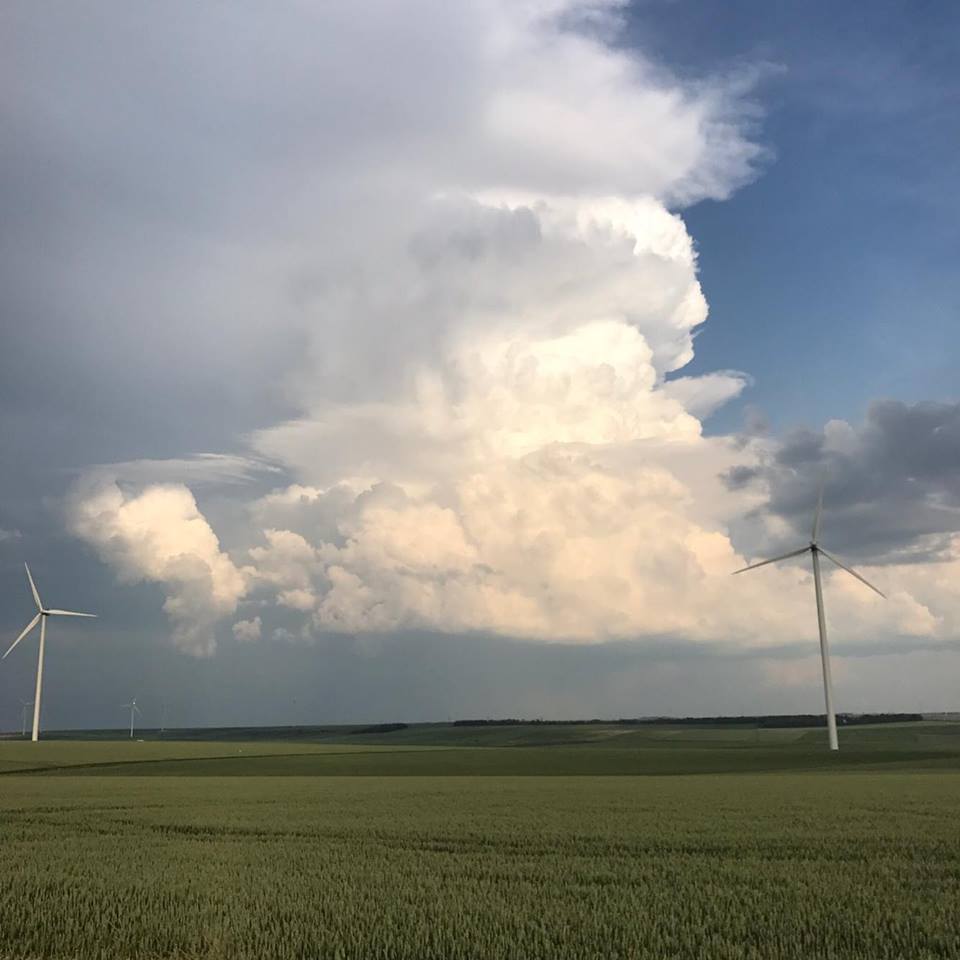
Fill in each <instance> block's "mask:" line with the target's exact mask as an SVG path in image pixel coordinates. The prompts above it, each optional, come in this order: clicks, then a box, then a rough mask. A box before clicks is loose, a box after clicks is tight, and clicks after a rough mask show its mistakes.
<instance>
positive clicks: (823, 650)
mask: <svg viewBox="0 0 960 960" xmlns="http://www.w3.org/2000/svg"><path fill="white" fill-rule="evenodd" d="M822 513H823V487H822V486H821V488H820V497H819V499H818V500H817V510H816V513H814V515H813V530H812V532H811V534H810V543H809V544H807V546H805V547H801V548H800V549H799V550H791V551H790V553H784V554H782V555H781V556H779V557H771V558H770V559H769V560H761V561H760V562H759V563H751V564H750V565H749V566H747V567H744V568H743V569H742V570H734V574H737V573H745V572H746V571H747V570H756V568H757V567H765V566H766V565H767V564H768V563H779V562H780V561H781V560H788V559H790V558H791V557H799V556H802V555H803V554H805V553H807V552H808V551H809V553H810V556H811V558H812V560H813V589H814V592H815V593H816V595H817V625H818V626H819V628H820V661H821V664H822V666H823V695H824V699H825V700H826V705H827V731H828V734H829V737H830V749H831V750H839V749H840V745H839V743H838V742H837V717H836V714H835V713H834V712H833V678H832V677H831V675H830V647H829V644H828V643H827V621H826V617H825V616H824V612H823V588H822V587H821V585H820V554H821V553H822V554H823V555H824V556H825V557H826V558H827V559H828V560H829V561H830V562H831V563H834V564H836V565H837V566H838V567H839V568H840V569H841V570H845V571H846V572H847V573H849V574H850V575H851V576H853V577H856V578H857V579H858V580H859V581H860V582H861V583H863V584H866V586H868V587H869V588H870V589H871V590H873V592H874V593H879V594H880V596H881V597H883V598H884V600H886V596H885V595H884V594H883V593H881V592H880V591H879V590H878V589H877V588H876V587H875V586H874V585H873V584H872V583H870V582H869V581H868V580H865V579H864V578H863V577H861V576H860V574H859V573H857V571H856V570H853V569H852V568H850V567H848V566H846V565H845V564H843V563H841V562H840V561H839V560H838V559H837V558H836V557H835V556H833V554H831V553H827V551H826V550H824V549H823V547H821V546H820V543H819V537H820V515H821V514H822Z"/></svg>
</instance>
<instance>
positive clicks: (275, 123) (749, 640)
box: [0, 0, 960, 728]
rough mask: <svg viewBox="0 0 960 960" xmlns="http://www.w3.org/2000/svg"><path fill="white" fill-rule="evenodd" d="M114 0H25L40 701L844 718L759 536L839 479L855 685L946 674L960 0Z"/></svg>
mask: <svg viewBox="0 0 960 960" xmlns="http://www.w3.org/2000/svg"><path fill="white" fill-rule="evenodd" d="M90 9H92V10H94V11H95V15H94V16H88V15H87V14H86V13H85V12H79V10H78V8H76V7H75V6H74V5H72V4H69V3H62V4H57V3H53V4H49V5H37V4H34V3H32V2H30V0H14V2H13V3H10V4H7V5H6V6H5V7H4V9H3V10H2V11H0V56H2V57H3V59H4V63H5V64H8V65H9V66H8V68H7V69H8V72H9V74H10V76H11V77H12V82H10V83H7V84H5V85H4V88H3V90H2V91H0V120H2V121H3V122H4V124H5V128H6V129H8V130H9V131H10V137H9V142H10V144H11V145H12V146H11V149H10V150H8V151H6V152H5V153H4V154H3V155H0V215H2V216H3V220H4V224H5V229H4V231H3V232H2V234H0V336H2V341H3V349H2V351H0V433H2V438H3V443H4V454H5V459H4V463H5V470H4V471H3V472H2V474H0V629H2V630H3V631H4V632H5V634H7V635H10V637H11V639H12V638H13V636H15V635H16V632H17V631H18V630H19V629H20V627H21V625H22V624H23V623H25V622H26V620H27V619H29V616H30V598H29V594H28V593H27V591H26V587H25V580H24V577H23V572H22V562H23V561H24V560H29V562H30V563H31V566H32V567H33V569H34V571H35V573H36V575H37V579H38V582H39V583H40V585H41V590H42V591H43V592H44V595H45V596H49V597H50V598H51V599H50V602H51V603H57V604H61V605H63V606H66V607H70V608H79V609H87V608H92V609H94V610H96V611H97V612H98V613H101V614H102V618H101V620H99V621H97V623H96V624H95V625H93V626H91V625H89V624H73V623H70V624H60V623H58V624H56V625H55V626H56V635H55V639H54V640H53V641H51V651H52V652H51V656H50V660H49V663H48V670H47V678H48V680H47V682H48V685H49V703H48V707H46V708H45V709H49V711H50V713H49V715H48V718H47V719H48V721H49V723H50V724H51V725H54V726H69V725H82V724H84V723H91V724H99V725H102V724H107V723H110V722H112V720H113V717H114V714H115V713H116V708H115V707H114V706H113V704H114V703H116V704H120V703H123V702H127V701H129V699H130V697H131V696H137V698H138V703H140V704H141V705H142V706H143V709H144V711H145V713H146V715H147V718H148V722H149V718H151V717H152V718H153V719H156V718H157V717H158V710H159V704H160V702H161V700H166V701H167V702H168V704H173V705H176V711H175V712H176V713H177V714H178V716H179V721H180V722H182V723H200V722H204V723H220V722H231V723H241V722H245V721H249V722H262V723H273V722H285V721H287V720H289V719H295V720H296V721H297V722H309V721H310V720H314V721H316V722H331V721H335V720H336V721H341V722H347V721H381V720H392V719H443V718H445V717H446V716H448V715H450V714H451V712H453V713H455V712H456V711H457V710H461V711H465V712H467V713H471V714H474V715H487V714H490V715H495V714H510V715H528V716H583V715H591V716H625V715H631V714H643V713H663V712H680V713H685V714H695V713H698V712H699V713H709V714H714V713H722V712H723V713H753V712H756V713H768V712H777V711H780V710H784V711H786V710H791V711H799V712H808V711H812V710H815V709H819V704H820V703H821V702H822V701H821V699H820V698H821V693H820V687H819V664H818V661H817V657H816V646H815V637H814V634H815V621H814V618H813V615H812V608H811V587H810V581H809V576H808V574H806V573H804V571H803V569H802V568H800V567H789V568H786V569H784V570H780V571H778V572H770V568H768V571H767V572H766V573H764V574H762V575H760V574H758V575H757V576H756V577H755V578H754V579H752V580H748V579H747V578H737V579H736V580H735V581H731V580H730V579H729V577H728V574H729V572H730V571H731V570H732V569H735V568H736V567H737V566H739V565H742V563H743V562H745V561H746V560H747V559H750V558H753V557H756V556H758V555H764V554H767V553H768V552H770V551H777V550H779V549H781V548H784V549H786V548H788V547H789V546H791V545H792V544H793V543H794V541H795V540H796V539H797V538H801V539H802V538H803V537H805V536H807V533H806V531H808V530H809V519H810V511H811V508H812V503H813V501H814V499H815V497H816V486H817V484H818V483H819V478H820V477H822V476H827V477H828V484H827V496H826V515H825V525H824V530H825V536H826V537H827V539H828V542H829V544H830V546H831V547H832V548H834V549H835V550H836V551H837V552H838V553H840V554H841V555H843V556H845V557H847V558H848V559H850V560H852V561H854V562H856V563H858V564H863V565H865V566H866V567H867V569H868V572H869V574H870V576H871V578H872V579H877V580H879V581H881V583H882V585H883V586H884V587H885V588H886V589H887V590H888V591H889V592H890V594H891V600H890V602H889V605H888V606H886V607H882V608H881V607H878V606H877V605H876V603H874V601H873V600H872V599H870V598H865V597H864V596H863V595H861V594H859V593H857V592H856V590H853V591H851V590H850V589H848V587H845V586H844V584H843V582H842V581H840V580H838V579H832V580H831V581H830V583H829V584H828V599H829V612H830V616H831V618H832V619H831V623H832V629H835V631H836V635H835V649H836V651H837V658H836V665H835V673H836V676H837V686H838V702H839V704H840V707H841V709H863V710H874V709H900V710H909V709H916V708H918V707H923V708H925V709H945V708H948V707H951V706H956V704H955V703H954V702H953V701H954V700H955V698H956V692H957V691H956V683H955V679H954V678H955V676H956V667H957V650H958V649H960V594H958V587H957V586H956V584H958V583H960V398H958V397H957V388H956V374H955V369H956V363H957V359H958V357H960V333H958V330H960V325H958V323H957V320H958V319H960V317H958V312H960V281H958V279H957V269H956V252H957V249H958V247H960V245H958V240H960V237H958V226H957V224H958V214H960V209H958V207H960V201H958V199H957V190H956V183H957V180H958V174H960V169H958V159H957V157H958V155H960V149H958V148H960V125H958V119H957V118H958V116H960V109H958V107H960V103H958V99H960V93H958V91H960V82H958V81H960V77H958V72H960V68H958V66H957V57H956V55H955V51H956V49H957V48H958V41H960V12H958V8H957V7H956V5H954V4H950V3H946V2H941V3H921V2H917V3H892V2H870V3H867V2H858V3H844V4H833V3H825V2H819V0H817V2H809V3H773V2H761V0H754V2H724V3H716V2H698V0H689V2H672V0H671V2H667V0H663V2H661V0H649V2H637V3H634V4H628V5H625V6H622V7H621V6H619V5H617V4H616V3H615V2H609V3H600V4H599V5H598V4H595V3H592V2H587V0H556V2H555V3H554V2H552V0H551V2H544V3H539V2H533V3H529V4H521V3H503V4H501V3H498V2H496V0H470V2H464V3H463V4H449V3H447V2H446V0H418V3H416V4H414V5H413V8H412V12H411V11H409V10H407V9H406V8H404V9H403V10H402V11H401V8H399V7H397V5H396V4H393V3H391V2H389V0H383V2H371V3H369V4H363V5H344V6H342V7H337V6H332V7H328V6H325V5H317V6H315V7H313V6H310V5H298V4H279V5H277V6H276V7H273V8H265V7H259V6H258V5H255V4H250V5H231V6H229V7H228V6H215V5H208V6H205V7H191V6H188V5H183V6H176V5H173V6H165V7H163V8H159V7H156V6H153V5H149V4H129V3H126V2H125V0H124V2H120V0H95V2H94V3H93V4H92V5H91V7H90ZM598 9H599V10H600V11H601V16H600V23H599V29H598V21H597V11H598ZM161 10H162V12H161ZM551 10H553V11H557V10H559V11H560V12H561V16H560V17H559V19H557V18H554V17H552V16H550V15H544V11H548V12H549V11H551ZM674 215H675V216H674ZM691 251H695V252H696V258H694V256H693V254H692V252H691ZM698 283H699V285H700V286H699V287H698ZM700 287H702V292H703V295H704V296H705V299H706V303H704V301H703V300H702V299H701V296H700ZM707 305H708V306H709V317H708V318H707V319H706V322H705V323H703V324H702V326H700V323H701V321H703V319H704V316H705V311H706V309H707ZM693 327H697V328H698V329H697V334H696V336H695V338H694V339H693V342H692V359H690V357H691V343H690V331H691V329H692V328H693ZM728 371H734V373H729V372H728ZM736 372H739V373H736ZM741 375H743V376H744V377H745V378H746V381H747V382H746V386H745V387H743V389H742V390H741V389H740V388H741V386H742V384H741V381H740V379H739V378H740V376H741ZM674 380H680V382H679V383H678V384H672V383H671V381H674ZM738 391H739V392H738ZM701 421H702V425H703V435H701V430H700V427H701ZM831 421H838V422H835V423H832V424H830V422H831ZM764 424H765V426H764V427H762V428H761V425H764ZM828 424H829V425H828ZM34 643H35V640H31V641H30V642H29V643H28V642H26V641H25V642H24V644H23V645H21V646H22V649H18V650H17V651H16V652H15V654H14V655H11V657H10V658H9V659H8V660H6V661H4V663H3V665H2V666H0V698H2V703H7V704H13V705H14V706H13V707H11V708H10V709H6V708H5V707H3V706H2V704H0V728H2V727H4V726H6V725H12V724H13V723H14V722H15V721H16V722H19V705H18V701H19V699H20V697H21V696H24V697H25V696H26V695H28V694H29V692H30V688H31V685H32V682H33V680H32V678H33V669H34V656H35V647H34V646H33V645H32V644H34ZM718 678H720V679H718ZM254 704H255V705H256V706H253V705H254ZM293 704H296V707H295V708H294V707H293ZM4 711H5V712H4ZM45 722H47V721H45Z"/></svg>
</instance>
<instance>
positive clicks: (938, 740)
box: [0, 724, 960, 960]
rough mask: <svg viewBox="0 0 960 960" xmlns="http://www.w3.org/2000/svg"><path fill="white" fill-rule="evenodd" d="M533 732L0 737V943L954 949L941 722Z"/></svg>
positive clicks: (957, 752)
mask: <svg viewBox="0 0 960 960" xmlns="http://www.w3.org/2000/svg"><path fill="white" fill-rule="evenodd" d="M405 733H406V738H405V739H406V740H407V741H410V740H415V739H417V736H414V735H412V734H410V733H409V731H407V732H405ZM484 733H486V731H484ZM414 734H416V731H414ZM554 734H555V742H554V743H553V744H549V743H543V742H539V741H542V739H543V731H542V730H540V731H536V737H535V738H534V742H535V743H536V745H532V746H531V745H525V744H526V743H529V742H531V741H525V733H524V731H523V730H512V731H510V736H511V737H512V738H513V740H511V741H510V742H509V743H508V742H504V741H503V740H502V739H501V740H500V742H497V738H498V736H499V737H502V736H505V733H504V731H491V732H490V735H491V743H492V745H490V746H467V745H464V744H463V743H462V742H461V741H458V739H457V738H459V737H461V732H460V731H457V732H456V735H454V734H453V733H450V732H449V731H447V732H445V731H443V730H440V731H435V732H434V736H433V737H432V739H433V741H434V742H433V743H432V744H431V743H429V742H419V743H413V742H406V743H403V742H400V741H402V740H403V739H404V738H403V737H400V738H398V742H397V743H396V744H391V743H389V742H382V743H379V744H370V745H357V744H354V743H339V744H338V743H316V744H309V743H280V742H275V743H268V742H259V741H258V742H251V743H235V742H231V743H223V742H210V743H200V742H190V743H176V742H174V743H130V742H127V743H109V742H85V743H70V742H67V741H59V742H58V741H50V742H47V743H43V742H41V743H40V744H35V745H34V744H28V743H18V742H6V743H0V839H2V850H3V857H2V858H0V956H2V957H10V958H13V957H16V958H25V960H26V958H76V960H86V958H91V960H92V958H108V957H109V958H120V957H122V958H144V960H146V958H160V957H170V958H179V960H186V958H201V957H203V958H228V957H230V958H233V957H236V958H251V960H252V958H258V960H259V958H266V960H269V958H306V957H318V958H321V957H330V958H349V960H353V958H356V960H368V958H370V960H375V958H398V960H399V958H404V960H406V958H409V960H415V958H416V960H420V958H423V960H431V958H437V960H440V958H444V960H446V958H451V960H455V958H527V957H530V958H541V957H542V958H559V960H563V958H587V957H590V958H594V957H596V958H600V957H611V958H647V957H649V958H657V960H660V958H668V960H669V958H691V960H693V958H698V960H699V958H720V960H726V958H730V960H733V958H755V960H761V958H764V960H767V958H837V960H839V958H863V960H885V958H890V960H893V958H910V960H913V958H934V957H938V958H940V957H954V958H960V922H958V920H957V918H958V917H960V827H958V824H960V730H958V728H957V727H956V726H951V725H948V724H940V725H937V724H923V725H912V726H910V727H909V728H908V727H906V726H904V727H884V728H870V729H866V728H865V729H858V730H856V731H854V730H850V731H843V732H842V734H843V735H844V740H843V744H844V750H843V751H841V754H840V755H839V757H838V756H829V755H828V754H827V753H826V751H825V750H823V747H822V740H823V731H822V730H808V731H804V730H799V731H798V730H789V731H783V730H778V731H768V730H764V731H760V733H759V734H755V733H754V732H753V731H749V732H748V731H732V732H731V731H726V732H724V731H717V730H691V729H687V730H671V729H659V730H656V731H630V732H628V733H622V732H621V733H618V734H616V735H614V734H611V735H610V736H609V737H603V736H596V731H593V735H592V736H591V737H590V738H585V739H584V740H583V741H581V742H570V741H571V739H573V740H576V736H577V732H576V731H575V730H564V729H562V728H561V729H558V730H555V731H554ZM537 738H539V741H538V740H537ZM384 739H385V740H386V739H389V738H384ZM429 739H431V738H430V737H427V736H426V735H423V736H421V737H420V740H421V741H427V740H429ZM511 743H512V744H513V745H510V744H511ZM778 757H779V760H778V759H777V758H778ZM704 770H706V771H708V772H704ZM28 771H33V772H28ZM521 774H522V775H521Z"/></svg>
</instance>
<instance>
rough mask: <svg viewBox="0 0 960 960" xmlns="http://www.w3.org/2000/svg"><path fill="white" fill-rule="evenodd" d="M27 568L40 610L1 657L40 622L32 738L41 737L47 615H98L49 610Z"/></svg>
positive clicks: (4, 656) (7, 654) (3, 658)
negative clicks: (41, 695)
mask: <svg viewBox="0 0 960 960" xmlns="http://www.w3.org/2000/svg"><path fill="white" fill-rule="evenodd" d="M24 567H26V570H27V579H28V580H29V581H30V591H31V592H32V593H33V599H34V602H35V603H36V605H37V610H38V611H39V612H38V613H37V615H36V616H35V617H34V618H33V619H32V620H31V621H30V622H29V623H28V624H27V625H26V626H25V627H24V628H23V632H22V633H21V634H20V636H19V637H17V639H16V640H14V641H13V643H11V644H10V649H9V650H7V652H6V653H5V654H4V655H3V656H2V657H0V660H6V659H7V657H8V656H9V654H10V651H11V650H13V648H14V647H15V646H16V645H17V644H18V643H19V642H20V641H21V640H22V639H23V638H24V637H25V636H26V635H27V634H28V633H29V632H30V631H31V630H32V629H33V628H34V627H35V626H36V625H37V622H38V621H39V623H40V656H39V657H38V658H37V690H36V693H35V694H34V697H33V736H32V737H31V739H32V740H34V741H36V740H39V739H40V691H41V688H42V687H43V648H44V643H45V642H46V639H47V617H96V614H95V613H76V612H74V611H73V610H53V609H50V610H48V609H47V608H46V607H44V605H43V604H42V603H41V602H40V594H39V593H37V585H36V584H35V583H34V582H33V577H32V576H30V568H29V567H27V565H26V564H24Z"/></svg>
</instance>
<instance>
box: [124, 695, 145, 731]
mask: <svg viewBox="0 0 960 960" xmlns="http://www.w3.org/2000/svg"><path fill="white" fill-rule="evenodd" d="M122 706H124V707H129V708H130V739H131V740H132V739H133V715H134V714H136V715H137V716H139V717H142V716H143V714H142V713H140V708H139V707H138V706H137V698H136V697H134V698H133V699H132V700H131V701H130V702H129V703H124V704H122Z"/></svg>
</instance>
